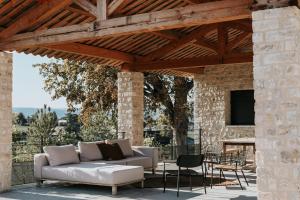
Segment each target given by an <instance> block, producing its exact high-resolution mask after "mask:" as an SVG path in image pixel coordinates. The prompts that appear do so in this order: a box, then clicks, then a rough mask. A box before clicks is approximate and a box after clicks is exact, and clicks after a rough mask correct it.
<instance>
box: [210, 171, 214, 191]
mask: <svg viewBox="0 0 300 200" xmlns="http://www.w3.org/2000/svg"><path fill="white" fill-rule="evenodd" d="M213 178H214V168H213V167H212V168H211V177H210V188H211V189H212V185H213Z"/></svg>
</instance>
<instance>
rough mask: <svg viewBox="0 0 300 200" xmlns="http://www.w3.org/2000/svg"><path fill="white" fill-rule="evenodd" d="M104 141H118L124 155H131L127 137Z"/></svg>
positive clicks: (111, 142) (131, 151)
mask: <svg viewBox="0 0 300 200" xmlns="http://www.w3.org/2000/svg"><path fill="white" fill-rule="evenodd" d="M106 143H110V144H113V143H118V145H119V146H120V148H121V150H122V152H123V155H124V156H125V157H131V156H133V150H132V148H131V145H130V141H129V139H118V140H106Z"/></svg>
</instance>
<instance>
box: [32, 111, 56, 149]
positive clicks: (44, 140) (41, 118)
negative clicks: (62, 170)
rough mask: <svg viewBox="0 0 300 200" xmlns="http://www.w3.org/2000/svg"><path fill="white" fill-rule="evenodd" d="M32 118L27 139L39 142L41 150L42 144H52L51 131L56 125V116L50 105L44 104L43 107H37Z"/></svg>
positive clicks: (34, 142)
mask: <svg viewBox="0 0 300 200" xmlns="http://www.w3.org/2000/svg"><path fill="white" fill-rule="evenodd" d="M32 119H33V120H32V122H31V124H30V126H29V129H28V140H29V143H32V144H39V145H40V151H41V152H42V151H43V150H42V147H43V146H45V145H49V144H54V141H55V139H54V138H53V133H55V127H56V125H57V116H56V113H55V112H52V111H51V108H50V107H47V106H46V105H44V108H42V109H39V110H38V111H37V112H36V113H35V114H34V115H33V118H32Z"/></svg>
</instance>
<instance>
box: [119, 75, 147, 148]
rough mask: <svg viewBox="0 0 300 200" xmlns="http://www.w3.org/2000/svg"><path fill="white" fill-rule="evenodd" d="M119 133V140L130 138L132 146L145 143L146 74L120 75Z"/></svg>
mask: <svg viewBox="0 0 300 200" xmlns="http://www.w3.org/2000/svg"><path fill="white" fill-rule="evenodd" d="M118 132H119V138H122V137H123V134H122V132H125V138H129V139H130V141H131V143H132V145H142V144H143V141H144V136H143V133H144V74H143V73H140V72H120V73H118Z"/></svg>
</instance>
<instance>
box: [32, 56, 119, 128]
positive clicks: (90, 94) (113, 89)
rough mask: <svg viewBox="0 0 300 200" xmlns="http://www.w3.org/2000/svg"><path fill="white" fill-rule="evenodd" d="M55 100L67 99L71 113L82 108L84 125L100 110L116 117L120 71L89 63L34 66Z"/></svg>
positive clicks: (58, 62) (72, 62)
mask: <svg viewBox="0 0 300 200" xmlns="http://www.w3.org/2000/svg"><path fill="white" fill-rule="evenodd" d="M34 66H35V67H37V68H38V69H39V72H40V74H41V75H42V76H43V78H44V89H45V90H46V91H47V92H49V93H50V94H52V98H53V99H58V98H60V97H65V98H66V100H67V105H68V109H69V111H75V110H76V106H78V105H79V106H80V107H81V119H82V121H83V123H85V122H87V121H88V120H89V117H90V115H91V114H92V113H95V112H97V111H99V110H104V111H109V112H111V113H112V115H114V116H116V115H117V82H116V80H117V71H118V70H117V69H115V68H111V67H107V66H101V65H95V64H90V63H87V62H75V61H68V60H65V61H63V62H62V61H55V62H51V63H41V64H36V65H34Z"/></svg>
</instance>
